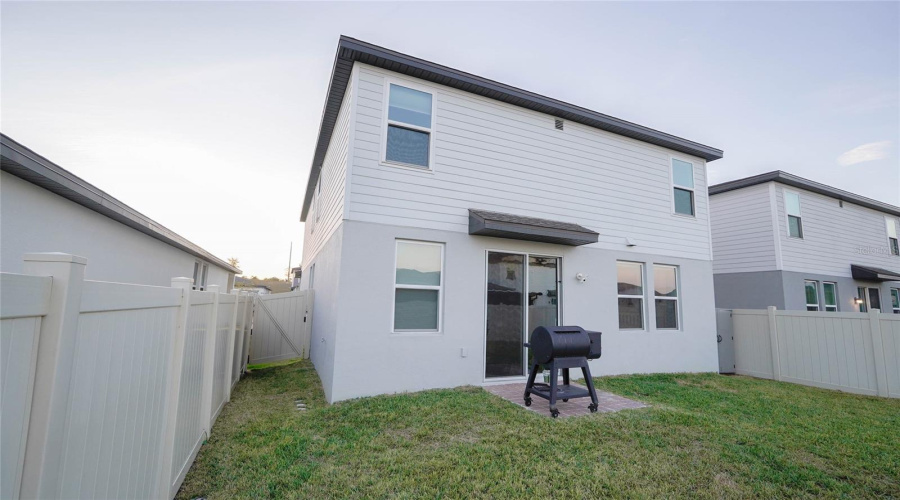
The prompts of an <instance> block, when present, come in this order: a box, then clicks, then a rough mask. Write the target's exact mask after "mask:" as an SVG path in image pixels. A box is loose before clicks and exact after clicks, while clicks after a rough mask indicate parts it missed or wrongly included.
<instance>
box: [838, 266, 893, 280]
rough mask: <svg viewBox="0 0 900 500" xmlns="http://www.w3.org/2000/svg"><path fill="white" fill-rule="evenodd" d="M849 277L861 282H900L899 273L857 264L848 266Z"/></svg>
mask: <svg viewBox="0 0 900 500" xmlns="http://www.w3.org/2000/svg"><path fill="white" fill-rule="evenodd" d="M850 275H851V276H853V279H856V280H862V281H900V272H897V271H888V270H887V269H881V268H879V267H869V266H860V265H857V264H850Z"/></svg>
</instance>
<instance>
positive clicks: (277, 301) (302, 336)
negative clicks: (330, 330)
mask: <svg viewBox="0 0 900 500" xmlns="http://www.w3.org/2000/svg"><path fill="white" fill-rule="evenodd" d="M312 305H313V291H312V290H302V291H295V292H291V293H273V294H270V295H258V296H257V297H256V304H255V306H256V307H255V311H256V312H255V314H254V316H253V335H252V336H251V337H250V339H251V340H250V342H251V344H250V363H251V364H257V363H272V362H275V361H281V360H286V359H296V358H299V359H308V358H309V339H310V334H311V331H312V330H311V328H312Z"/></svg>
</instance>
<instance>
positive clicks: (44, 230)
mask: <svg viewBox="0 0 900 500" xmlns="http://www.w3.org/2000/svg"><path fill="white" fill-rule="evenodd" d="M0 148H2V173H0V231H2V235H0V270H2V271H3V272H9V273H21V272H22V266H23V256H24V255H25V254H26V253H31V252H64V253H69V254H74V255H79V256H82V257H85V258H87V259H88V266H87V268H86V270H85V273H86V274H85V277H86V278H88V279H91V280H96V281H114V282H120V283H135V284H142V285H157V286H169V285H170V284H171V279H172V278H175V277H179V276H187V277H192V278H193V279H194V284H195V285H194V286H195V287H196V288H197V289H200V290H205V289H206V288H207V287H208V286H209V285H219V287H220V290H221V291H223V292H225V291H228V290H230V289H231V287H232V284H233V283H234V276H235V273H240V270H239V269H237V268H235V267H233V266H230V265H229V264H228V263H227V262H225V261H223V260H222V259H219V258H218V257H215V256H214V255H212V254H210V253H209V252H207V251H206V250H204V249H202V248H200V247H199V246H197V245H195V244H193V243H191V242H190V241H188V240H186V239H185V238H183V237H181V236H179V235H177V234H175V233H174V232H172V231H170V230H168V229H166V228H165V227H163V226H161V225H160V224H158V223H156V222H154V221H153V220H151V219H149V218H148V217H146V216H145V215H143V214H141V213H139V212H137V211H136V210H134V209H133V208H131V207H129V206H128V205H125V204H124V203H122V202H121V201H119V200H117V199H115V198H113V197H112V196H110V195H109V194H107V193H105V192H103V191H101V190H100V189H98V188H97V187H95V186H93V185H91V184H90V183H88V182H87V181H85V180H84V179H81V178H80V177H77V176H76V175H74V174H72V173H71V172H69V171H67V170H65V169H64V168H62V167H60V166H59V165H56V164H54V163H53V162H51V161H50V160H47V159H46V158H44V157H42V156H40V155H38V154H37V153H35V152H34V151H32V150H30V149H28V148H27V147H25V146H23V145H22V144H19V143H18V142H16V141H15V140H13V139H11V138H9V137H7V136H6V135H3V134H0Z"/></svg>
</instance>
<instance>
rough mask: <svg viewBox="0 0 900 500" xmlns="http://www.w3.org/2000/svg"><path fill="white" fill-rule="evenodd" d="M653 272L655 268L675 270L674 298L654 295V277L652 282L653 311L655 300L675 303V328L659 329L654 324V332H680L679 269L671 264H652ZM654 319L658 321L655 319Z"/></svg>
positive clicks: (654, 309)
mask: <svg viewBox="0 0 900 500" xmlns="http://www.w3.org/2000/svg"><path fill="white" fill-rule="evenodd" d="M653 267H654V270H655V268H657V267H668V268H672V269H674V270H675V296H674V297H666V296H661V295H656V283H655V281H656V277H655V276H654V278H653V281H654V284H653V288H654V289H653V311H654V312H655V311H656V301H657V300H674V301H675V328H660V327H658V326H656V324H654V325H653V326H654V329H655V330H662V331H668V332H680V331H681V301H680V299H681V269H679V267H678V266H675V265H672V264H653ZM655 316H656V315H655V314H654V319H655V320H658V318H656V317H655Z"/></svg>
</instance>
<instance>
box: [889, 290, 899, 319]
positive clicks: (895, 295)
mask: <svg viewBox="0 0 900 500" xmlns="http://www.w3.org/2000/svg"><path fill="white" fill-rule="evenodd" d="M891 309H892V310H893V312H894V314H900V288H891Z"/></svg>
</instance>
